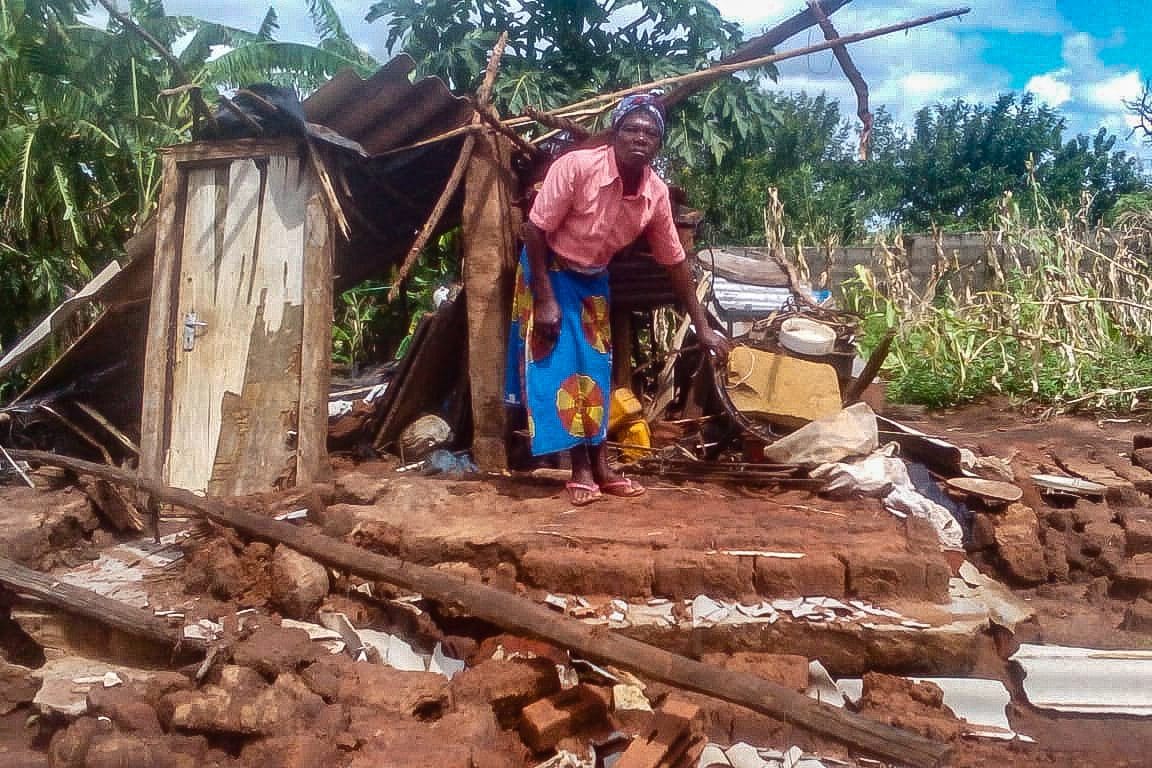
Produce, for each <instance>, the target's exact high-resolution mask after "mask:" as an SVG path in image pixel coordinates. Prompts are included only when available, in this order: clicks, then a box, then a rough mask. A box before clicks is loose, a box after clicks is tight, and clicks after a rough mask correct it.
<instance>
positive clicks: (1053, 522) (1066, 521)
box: [1044, 507, 1076, 532]
mask: <svg viewBox="0 0 1152 768" xmlns="http://www.w3.org/2000/svg"><path fill="white" fill-rule="evenodd" d="M1044 522H1046V523H1047V524H1048V526H1049V527H1050V528H1055V529H1056V530H1058V531H1061V532H1068V531H1071V530H1072V529H1073V528H1074V527H1075V524H1076V521H1075V520H1074V519H1073V517H1072V510H1070V509H1063V508H1057V507H1053V508H1052V509H1048V510H1045V512H1044Z"/></svg>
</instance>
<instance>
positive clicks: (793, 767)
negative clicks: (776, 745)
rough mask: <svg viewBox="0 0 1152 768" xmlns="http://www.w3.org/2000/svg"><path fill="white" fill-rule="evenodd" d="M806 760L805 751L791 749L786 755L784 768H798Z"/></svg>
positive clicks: (798, 748)
mask: <svg viewBox="0 0 1152 768" xmlns="http://www.w3.org/2000/svg"><path fill="white" fill-rule="evenodd" d="M803 759H804V750H802V749H800V747H791V748H790V749H789V750H788V751H787V752H785V753H784V768H797V766H799V765H800V761H801V760H803Z"/></svg>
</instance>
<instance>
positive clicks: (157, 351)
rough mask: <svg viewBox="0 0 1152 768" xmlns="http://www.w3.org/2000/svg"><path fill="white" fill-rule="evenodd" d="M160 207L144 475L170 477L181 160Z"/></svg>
mask: <svg viewBox="0 0 1152 768" xmlns="http://www.w3.org/2000/svg"><path fill="white" fill-rule="evenodd" d="M163 162H164V170H163V183H162V185H161V189H160V205H159V209H158V212H157V215H156V249H155V254H154V256H153V261H154V264H155V265H154V267H153V272H152V304H151V308H150V310H149V313H148V332H147V334H148V335H147V342H146V344H145V352H144V375H143V379H144V384H143V403H142V405H141V411H140V475H141V476H142V477H145V478H149V479H154V480H160V479H161V478H163V477H164V451H165V449H166V447H167V435H168V403H169V395H170V393H171V379H170V378H169V375H170V372H171V369H172V357H173V354H174V352H175V348H174V343H175V338H174V332H175V329H176V305H177V300H178V299H177V284H176V277H177V275H178V274H179V264H180V243H181V242H182V241H183V237H184V235H183V218H184V217H183V215H182V211H181V208H182V206H183V199H184V194H183V189H182V187H183V179H182V175H181V174H180V172H179V169H178V167H177V165H176V160H175V158H173V157H171V156H165V157H164V160H163Z"/></svg>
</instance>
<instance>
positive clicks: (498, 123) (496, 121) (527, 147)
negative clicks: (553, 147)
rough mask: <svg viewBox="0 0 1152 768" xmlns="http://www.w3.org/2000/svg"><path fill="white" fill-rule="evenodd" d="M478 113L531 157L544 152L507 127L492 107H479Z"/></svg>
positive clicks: (477, 107) (477, 108)
mask: <svg viewBox="0 0 1152 768" xmlns="http://www.w3.org/2000/svg"><path fill="white" fill-rule="evenodd" d="M476 112H477V114H479V115H480V117H481V119H483V121H484V122H486V123H488V125H490V126H492V127H493V128H494V129H495V130H496V132H497V133H499V134H500V135H501V136H505V137H507V138H508V139H509V140H510V141H511V142H512V143H513V144H515V145H516V146H517V147H519V148H520V150H521V151H523V152H525V153H526V154H527V155H528V156H529V157H536V156H537V155H539V154H541V152H542V150H541V149H540V148H539V147H537V146H536V145H535V144H532V143H531V142H529V141H528V140H527V139H525V138H524V137H523V136H521V135H520V134H518V133H516V131H514V130H512V129H511V128H509V127H508V126H507V125H505V124H504V122H503V121H502V120H501V119H500V115H498V114H497V113H496V110H494V109H493V108H492V107H491V106H486V107H481V106H479V105H477V106H476Z"/></svg>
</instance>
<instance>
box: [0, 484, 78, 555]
mask: <svg viewBox="0 0 1152 768" xmlns="http://www.w3.org/2000/svg"><path fill="white" fill-rule="evenodd" d="M99 526H100V518H99V517H98V516H97V514H96V511H95V510H94V509H93V508H92V503H91V502H90V501H89V500H88V497H87V496H86V495H85V494H84V493H83V492H82V491H80V490H79V489H76V488H71V487H69V488H64V489H61V490H58V491H45V490H44V489H42V488H25V487H23V486H19V487H8V488H6V489H5V495H4V525H3V526H2V530H0V552H3V553H4V556H5V557H7V558H9V559H11V560H15V561H16V562H18V563H21V564H22V565H26V566H29V567H31V568H37V567H39V566H41V565H49V564H51V563H50V562H49V561H51V560H52V559H53V556H54V553H55V552H56V551H58V550H63V549H67V548H70V547H73V546H76V545H77V544H81V543H83V541H84V539H85V537H86V536H87V535H88V534H90V533H91V532H92V531H94V530H96V529H97V528H98V527H99Z"/></svg>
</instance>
